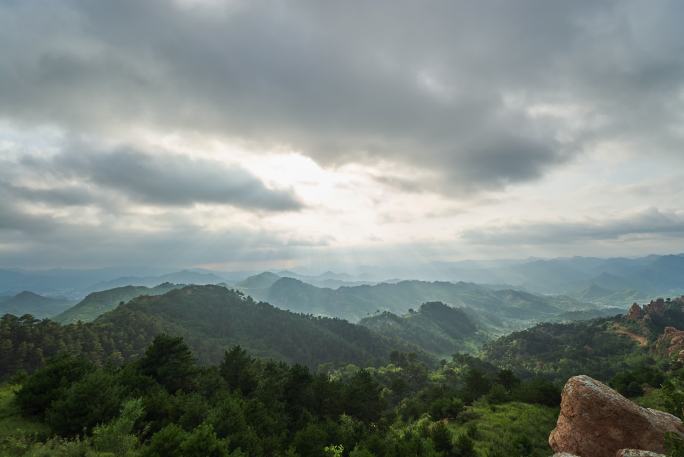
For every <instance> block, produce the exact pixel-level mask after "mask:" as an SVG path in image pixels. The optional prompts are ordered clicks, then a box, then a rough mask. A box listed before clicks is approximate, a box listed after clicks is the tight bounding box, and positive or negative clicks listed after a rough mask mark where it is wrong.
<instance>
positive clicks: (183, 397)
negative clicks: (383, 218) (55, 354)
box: [0, 335, 559, 457]
mask: <svg viewBox="0 0 684 457" xmlns="http://www.w3.org/2000/svg"><path fill="white" fill-rule="evenodd" d="M0 395H1V397H0V399H2V400H3V401H0V428H3V427H4V428H5V429H6V430H7V432H6V433H5V434H4V435H3V437H2V439H1V440H0V452H2V455H3V456H5V455H6V456H8V457H12V456H16V457H31V456H38V455H39V456H47V455H59V456H62V455H64V456H71V455H79V456H81V455H82V456H92V457H95V456H98V457H104V456H111V455H114V456H117V457H245V456H250V457H278V456H281V457H286V456H287V457H295V456H296V457H330V456H350V457H447V456H470V457H479V456H482V457H484V456H495V455H496V456H498V455H525V456H528V457H547V455H548V445H547V444H546V436H547V434H548V431H549V430H550V429H551V428H552V427H553V424H554V421H555V416H556V414H557V408H556V405H557V403H558V401H559V390H558V387H556V386H554V385H552V384H549V383H546V382H543V381H538V380H535V381H530V382H522V381H521V380H519V379H518V378H516V377H515V376H513V375H512V373H510V372H508V371H501V370H497V369H496V368H495V367H492V366H489V365H483V364H482V363H478V362H477V360H475V359H470V358H462V357H459V358H455V359H453V360H452V361H449V362H446V363H444V364H443V365H442V366H441V367H440V368H439V369H438V370H436V371H434V372H430V371H429V370H428V367H426V366H425V365H423V364H422V363H420V362H419V361H418V360H416V359H415V357H412V356H410V355H407V354H399V353H397V354H395V355H394V356H393V357H392V361H391V363H388V364H387V365H385V366H383V367H380V368H377V369H371V370H362V369H359V368H355V367H347V368H345V369H344V370H341V371H336V372H333V373H332V376H330V375H323V374H319V375H316V374H314V373H312V372H311V371H310V370H308V369H307V368H306V367H303V366H301V365H293V366H288V365H286V364H282V363H276V362H271V361H263V360H258V359H254V358H253V357H252V356H251V355H250V354H249V353H247V352H245V351H244V350H243V349H242V348H240V347H233V348H230V349H229V350H228V351H227V352H225V353H224V355H223V356H222V358H221V361H220V364H218V365H216V366H213V367H201V366H198V365H196V364H195V363H194V361H193V357H192V355H191V352H190V350H189V348H188V347H187V346H186V345H185V344H184V342H183V341H182V340H181V339H179V338H173V337H169V336H164V335H161V336H159V337H157V338H155V340H154V341H153V342H152V344H151V346H150V347H149V348H147V349H146V350H145V351H144V353H143V354H142V356H141V357H140V358H139V359H138V360H136V361H135V362H131V363H127V364H125V365H124V366H122V367H120V368H115V367H105V368H97V367H95V366H93V365H91V364H89V363H87V362H85V361H83V360H79V359H76V358H72V357H61V358H58V359H54V360H52V361H51V362H50V363H48V365H47V366H46V367H45V368H43V369H41V370H39V371H38V372H36V373H35V374H34V375H32V376H30V377H28V378H27V379H25V380H24V381H23V383H22V385H21V386H19V387H9V388H8V387H6V388H5V389H4V390H2V391H0ZM11 424H17V425H18V424H21V426H20V427H15V428H10V427H11ZM502 453H503V454H502Z"/></svg>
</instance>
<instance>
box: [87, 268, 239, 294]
mask: <svg viewBox="0 0 684 457" xmlns="http://www.w3.org/2000/svg"><path fill="white" fill-rule="evenodd" d="M225 281H226V280H225V278H222V277H220V276H217V275H215V274H214V273H208V272H201V271H192V270H183V271H177V272H174V273H167V274H164V275H158V276H122V277H120V278H116V279H112V280H110V281H103V282H99V283H97V284H94V285H93V286H92V288H93V289H94V290H106V289H112V288H115V287H123V286H145V287H153V286H156V285H158V284H162V283H172V284H197V285H204V284H219V283H222V282H225Z"/></svg>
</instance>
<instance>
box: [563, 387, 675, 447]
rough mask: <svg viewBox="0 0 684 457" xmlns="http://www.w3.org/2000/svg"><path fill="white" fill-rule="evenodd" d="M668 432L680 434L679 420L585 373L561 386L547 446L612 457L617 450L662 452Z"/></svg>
mask: <svg viewBox="0 0 684 457" xmlns="http://www.w3.org/2000/svg"><path fill="white" fill-rule="evenodd" d="M668 432H675V433H680V434H682V436H684V426H683V425H682V421H681V420H679V419H678V418H677V417H675V416H673V415H671V414H667V413H664V412H662V411H656V410H653V409H648V408H642V407H641V406H639V405H637V404H636V403H634V402H632V401H630V400H628V399H626V398H625V397H623V396H622V395H620V394H619V393H617V392H616V391H614V390H613V389H611V388H610V387H608V386H606V385H605V384H603V383H601V382H599V381H596V380H595V379H592V378H590V377H589V376H575V377H573V378H570V379H569V380H568V382H567V383H566V384H565V387H564V388H563V396H562V400H561V410H560V415H559V416H558V423H557V424H556V428H555V429H554V430H553V431H552V432H551V435H550V436H549V445H550V446H551V448H552V449H553V450H554V452H568V453H570V454H576V455H578V456H580V457H614V456H615V455H616V453H617V452H618V451H619V450H621V449H641V450H646V451H654V452H660V453H662V452H664V451H665V434H666V433H668Z"/></svg>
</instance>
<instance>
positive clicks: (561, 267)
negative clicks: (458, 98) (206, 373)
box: [0, 254, 684, 306]
mask: <svg viewBox="0 0 684 457" xmlns="http://www.w3.org/2000/svg"><path fill="white" fill-rule="evenodd" d="M250 275H254V273H253V272H251V273H250V272H227V271H213V270H203V269H185V270H180V271H175V272H174V271H173V270H168V269H166V270H165V269H163V268H158V267H142V268H140V267H135V268H126V267H120V268H100V269H52V270H18V269H0V296H13V295H15V294H17V293H19V292H21V291H24V290H30V291H33V292H35V293H37V294H40V295H50V296H57V295H59V296H64V297H67V298H68V299H74V300H80V299H82V298H83V297H85V296H86V295H87V294H89V293H91V292H96V291H100V290H105V289H111V288H114V287H122V286H126V285H135V286H146V287H152V286H155V285H157V284H161V283H163V282H171V283H175V284H219V283H225V284H227V285H229V286H237V287H239V288H248V289H250V288H252V287H251V286H249V285H246V284H241V283H242V282H244V281H245V278H247V277H249V276H250ZM268 275H269V276H272V277H276V276H277V277H278V278H283V277H287V278H292V279H297V280H300V281H302V282H305V283H307V284H310V285H313V286H316V287H319V288H330V289H337V288H340V287H354V286H360V285H375V284H379V283H395V282H399V281H400V279H389V278H401V279H420V280H430V281H435V280H439V281H448V282H473V283H477V284H497V285H498V286H496V288H497V289H506V288H509V289H518V290H526V291H529V292H533V293H537V294H554V295H568V296H571V297H573V298H575V299H577V300H579V301H582V302H587V301H589V302H592V303H598V304H607V305H615V306H624V305H627V304H629V303H630V302H633V301H640V300H645V299H647V298H649V297H653V296H658V295H665V296H667V295H671V296H677V295H680V294H681V293H684V255H683V254H677V255H650V256H646V257H638V258H619V257H618V258H607V259H601V258H593V257H568V258H555V259H525V260H489V261H470V260H469V261H456V262H431V263H424V264H419V263H417V264H411V265H385V266H378V267H364V266H358V273H356V274H354V275H349V274H345V273H336V272H332V271H326V272H324V273H321V274H303V273H301V272H296V271H289V270H284V271H275V272H271V273H268ZM269 287H270V286H269Z"/></svg>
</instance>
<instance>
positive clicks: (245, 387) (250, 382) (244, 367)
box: [219, 346, 257, 395]
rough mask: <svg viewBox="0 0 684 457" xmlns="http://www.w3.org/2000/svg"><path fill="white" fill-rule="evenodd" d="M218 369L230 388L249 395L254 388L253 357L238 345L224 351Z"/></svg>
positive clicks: (255, 381) (255, 380)
mask: <svg viewBox="0 0 684 457" xmlns="http://www.w3.org/2000/svg"><path fill="white" fill-rule="evenodd" d="M219 370H220V373H221V376H223V379H225V380H226V383H228V387H229V388H230V389H233V390H239V391H240V392H242V394H243V395H249V394H251V393H252V392H253V391H254V389H255V388H256V383H257V377H256V373H255V370H254V359H253V358H252V357H250V356H249V354H247V351H245V350H244V349H242V347H240V346H233V347H232V348H231V349H230V351H226V353H225V354H224V356H223V362H221V366H220V367H219Z"/></svg>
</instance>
